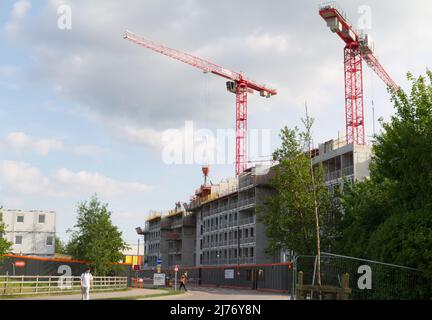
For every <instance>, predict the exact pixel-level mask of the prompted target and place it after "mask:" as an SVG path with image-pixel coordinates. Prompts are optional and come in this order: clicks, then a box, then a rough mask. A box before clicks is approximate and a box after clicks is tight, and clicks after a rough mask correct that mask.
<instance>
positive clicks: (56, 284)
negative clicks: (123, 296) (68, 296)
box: [0, 276, 128, 296]
mask: <svg viewBox="0 0 432 320" xmlns="http://www.w3.org/2000/svg"><path fill="white" fill-rule="evenodd" d="M127 287H128V278H127V277H93V287H92V290H93V291H115V290H124V289H127ZM80 292H81V278H80V277H67V276H0V296H20V295H47V294H48V295H49V294H65V293H80Z"/></svg>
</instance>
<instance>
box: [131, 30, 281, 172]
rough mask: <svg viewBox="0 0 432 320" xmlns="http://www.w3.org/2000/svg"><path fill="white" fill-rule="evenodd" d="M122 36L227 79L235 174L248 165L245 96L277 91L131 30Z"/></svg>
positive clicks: (269, 94)
mask: <svg viewBox="0 0 432 320" xmlns="http://www.w3.org/2000/svg"><path fill="white" fill-rule="evenodd" d="M123 37H124V38H125V39H127V40H129V41H131V42H133V43H135V44H138V45H140V46H143V47H145V48H147V49H150V50H153V51H155V52H158V53H161V54H163V55H165V56H167V57H170V58H172V59H176V60H179V61H181V62H183V63H186V64H188V65H191V66H193V67H195V68H198V69H201V70H202V71H204V72H205V73H207V72H210V73H213V74H216V75H218V76H221V77H223V78H226V79H228V80H230V81H229V82H227V90H228V91H230V92H232V93H234V94H236V175H237V176H238V175H239V174H241V173H242V172H244V171H245V170H246V169H247V164H248V158H247V101H248V99H247V95H248V93H253V92H254V91H257V92H259V93H260V95H261V96H262V97H266V98H270V97H271V96H273V95H276V94H277V91H276V89H273V88H270V87H267V86H265V85H263V84H259V83H256V82H255V81H252V80H249V79H247V78H246V77H244V76H243V74H241V73H238V72H233V71H230V70H228V69H226V68H222V67H221V66H218V65H217V64H214V63H212V62H210V61H207V60H204V59H201V58H199V57H196V56H193V55H191V54H188V53H184V52H181V51H179V50H176V49H172V48H169V47H166V46H164V45H161V44H158V43H155V42H154V41H151V40H148V39H145V38H143V37H142V36H139V35H137V34H135V33H132V32H130V31H126V32H125V33H124V36H123Z"/></svg>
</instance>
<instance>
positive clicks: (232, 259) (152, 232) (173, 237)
mask: <svg viewBox="0 0 432 320" xmlns="http://www.w3.org/2000/svg"><path fill="white" fill-rule="evenodd" d="M370 160H371V146H370V145H367V144H365V145H359V144H355V143H351V144H347V143H346V139H345V137H343V138H338V139H334V140H329V141H327V142H325V143H322V144H320V145H319V147H318V148H317V149H316V150H314V152H313V164H314V165H320V164H322V165H323V169H324V181H325V183H326V184H327V186H328V188H329V192H330V193H333V192H334V190H335V188H340V187H341V186H342V185H343V181H344V178H345V179H346V180H347V181H348V182H349V183H351V184H352V183H354V181H357V180H363V179H365V178H367V177H368V176H369V163H370ZM204 174H205V176H207V174H208V171H206V170H204ZM274 174H275V171H274V167H272V166H270V165H257V166H255V167H252V168H249V169H248V170H246V171H245V172H243V173H242V174H240V175H239V176H238V177H235V178H230V179H227V180H226V181H223V182H221V183H219V184H216V185H210V184H208V183H207V179H206V180H205V183H204V184H203V185H202V186H200V188H199V189H197V190H196V191H195V194H194V195H193V197H191V199H190V201H189V203H185V204H183V206H181V205H180V203H177V204H176V208H175V209H174V210H172V211H170V212H168V213H166V214H163V213H155V212H153V213H152V214H151V216H150V218H149V219H148V221H147V222H146V227H145V229H144V231H143V234H144V235H145V241H146V246H145V248H146V254H147V264H148V266H150V267H154V266H156V265H157V264H158V260H159V262H160V263H159V264H160V265H161V266H162V267H171V266H174V265H179V266H197V267H199V266H231V265H251V264H252V265H253V264H269V263H281V262H282V263H283V262H287V260H289V257H287V256H286V253H285V252H280V253H279V254H276V255H274V256H270V255H268V254H267V253H266V248H267V237H266V232H265V226H264V224H263V223H262V222H261V219H260V216H262V215H265V213H266V208H267V206H266V203H267V201H268V197H269V196H270V195H272V194H275V192H276V191H275V190H274V189H273V188H272V187H271V185H270V182H271V178H272V176H273V175H274Z"/></svg>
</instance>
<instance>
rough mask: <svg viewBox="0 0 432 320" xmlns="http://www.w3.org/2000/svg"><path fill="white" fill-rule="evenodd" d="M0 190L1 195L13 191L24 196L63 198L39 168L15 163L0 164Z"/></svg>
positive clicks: (4, 162)
mask: <svg viewBox="0 0 432 320" xmlns="http://www.w3.org/2000/svg"><path fill="white" fill-rule="evenodd" d="M0 189H1V190H2V193H6V192H10V191H13V192H16V193H19V194H25V195H44V196H50V197H59V196H64V193H63V192H61V191H59V190H58V189H56V188H55V186H54V185H53V183H52V181H51V180H50V179H49V178H47V177H45V176H44V175H43V174H42V172H41V171H40V169H39V168H36V167H32V166H31V165H29V164H27V163H23V162H15V161H1V162H0Z"/></svg>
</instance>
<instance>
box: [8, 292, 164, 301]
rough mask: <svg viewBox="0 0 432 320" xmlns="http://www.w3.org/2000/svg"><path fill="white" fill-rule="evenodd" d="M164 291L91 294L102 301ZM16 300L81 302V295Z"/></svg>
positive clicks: (93, 298) (91, 297)
mask: <svg viewBox="0 0 432 320" xmlns="http://www.w3.org/2000/svg"><path fill="white" fill-rule="evenodd" d="M164 292H166V291H164V290H153V289H130V290H128V291H116V292H95V293H92V292H90V299H91V300H100V299H113V298H114V299H115V298H122V299H125V298H127V297H131V298H133V297H134V296H143V295H150V294H160V293H164ZM15 300H81V295H80V294H71V295H63V296H60V295H57V296H43V297H25V298H17V299H15Z"/></svg>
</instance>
